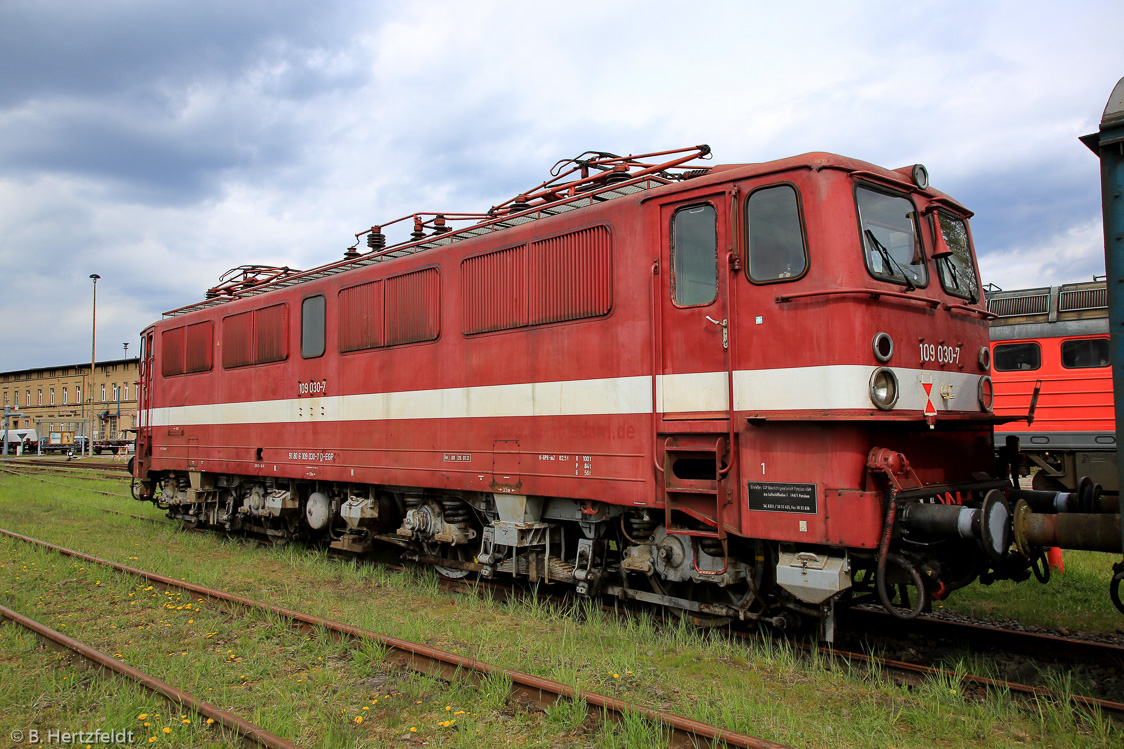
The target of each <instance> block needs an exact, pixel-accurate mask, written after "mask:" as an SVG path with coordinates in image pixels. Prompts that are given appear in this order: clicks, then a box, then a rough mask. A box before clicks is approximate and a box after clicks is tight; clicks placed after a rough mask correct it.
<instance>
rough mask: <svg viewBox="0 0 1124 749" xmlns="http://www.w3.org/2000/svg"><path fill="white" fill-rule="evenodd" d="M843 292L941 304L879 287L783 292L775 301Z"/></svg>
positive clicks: (833, 294) (788, 300)
mask: <svg viewBox="0 0 1124 749" xmlns="http://www.w3.org/2000/svg"><path fill="white" fill-rule="evenodd" d="M843 294H869V295H870V298H871V299H877V298H878V297H881V296H888V297H893V298H894V299H904V300H906V301H909V302H921V303H922V304H926V305H928V306H930V307H932V308H933V309H936V308H937V307H939V306H941V300H939V299H929V298H928V297H923V296H914V295H913V294H906V293H905V292H902V291H882V290H880V289H860V288H852V289H823V290H820V291H804V292H801V293H799V294H783V295H781V296H778V297H777V298H776V301H777V303H778V304H783V303H784V302H791V301H793V300H795V299H808V298H811V297H817V296H837V295H843ZM969 309H971V308H969Z"/></svg>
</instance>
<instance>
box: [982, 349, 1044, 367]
mask: <svg viewBox="0 0 1124 749" xmlns="http://www.w3.org/2000/svg"><path fill="white" fill-rule="evenodd" d="M992 366H993V367H994V368H995V371H996V372H1031V371H1034V370H1035V369H1038V368H1039V367H1041V366H1042V349H1041V348H1040V347H1039V346H1038V344H1037V343H1004V344H1000V345H998V346H996V347H995V351H994V355H993V356H992Z"/></svg>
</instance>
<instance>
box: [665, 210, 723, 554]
mask: <svg viewBox="0 0 1124 749" xmlns="http://www.w3.org/2000/svg"><path fill="white" fill-rule="evenodd" d="M729 200H730V195H729V194H727V193H726V192H725V191H715V192H713V193H698V194H696V196H694V197H692V198H690V199H681V200H677V201H675V202H668V203H666V204H663V205H661V206H660V224H661V227H662V228H661V241H660V245H661V249H660V259H659V262H658V263H657V265H656V272H657V276H656V278H658V279H659V281H657V282H655V283H653V291H654V293H655V295H656V296H657V297H658V299H657V300H656V301H655V303H654V305H653V307H654V312H655V313H656V315H657V316H658V321H657V323H656V325H655V328H656V332H655V333H654V335H655V337H656V339H657V340H656V343H657V347H656V348H657V349H658V353H657V355H656V357H655V359H656V365H657V366H656V376H655V393H656V398H655V406H656V410H657V414H658V415H657V416H656V417H655V439H656V444H655V451H656V455H657V456H659V457H658V461H659V462H657V468H659V469H660V473H661V474H662V476H661V478H662V484H663V492H664V513H665V527H666V529H667V532H668V533H675V534H681V535H687V536H701V537H711V538H718V539H725V536H726V529H727V528H736V527H737V520H736V518H735V517H734V515H735V514H736V509H735V508H734V507H733V506H732V505H731V502H732V498H733V496H735V494H736V492H734V491H733V488H734V487H733V485H732V484H731V483H730V481H731V479H730V478H729V472H730V468H731V465H732V463H733V460H734V456H735V455H736V446H735V445H733V444H731V442H732V440H734V439H736V435H735V434H734V431H733V430H732V429H731V428H730V427H731V421H730V418H731V413H730V403H731V397H730V396H731V382H732V376H731V370H730V367H731V358H730V355H731V349H730V342H731V337H730V330H729V327H728V326H729V325H730V324H731V322H732V317H733V316H732V315H731V314H730V302H731V292H732V289H731V288H729V284H730V283H731V281H732V280H733V279H734V278H735V277H734V276H732V275H731V274H730V272H729V264H728V257H729V253H730V251H731V247H730V228H729V216H728V210H729V208H728V206H729ZM688 518H694V520H695V521H700V522H701V526H700V525H699V524H698V523H695V522H692V521H690V520H688ZM704 574H711V573H709V572H704Z"/></svg>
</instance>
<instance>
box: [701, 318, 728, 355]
mask: <svg viewBox="0 0 1124 749" xmlns="http://www.w3.org/2000/svg"><path fill="white" fill-rule="evenodd" d="M706 319H707V322H712V323H714V324H715V325H717V326H718V327H720V328H722V348H724V349H728V348H730V323H729V320H723V321H722V322H718V321H717V320H715V319H714V318H713V317H711V316H710V315H707V316H706Z"/></svg>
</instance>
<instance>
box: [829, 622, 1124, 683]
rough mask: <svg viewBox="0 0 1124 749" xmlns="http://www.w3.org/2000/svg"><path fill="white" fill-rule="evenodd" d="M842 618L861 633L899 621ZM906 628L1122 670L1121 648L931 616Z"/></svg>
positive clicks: (890, 630) (895, 629) (889, 629)
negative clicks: (855, 625) (855, 624)
mask: <svg viewBox="0 0 1124 749" xmlns="http://www.w3.org/2000/svg"><path fill="white" fill-rule="evenodd" d="M846 616H847V619H848V621H853V622H855V623H857V624H858V625H859V628H860V629H861V631H863V632H868V633H885V634H889V635H893V634H895V633H900V631H901V621H899V620H897V619H893V618H891V616H890V615H889V614H886V613H884V612H882V611H879V610H872V609H851V610H849V611H848V612H847V614H846ZM909 629H910V632H916V633H921V634H923V635H925V636H926V637H927V638H932V637H941V638H944V639H948V640H953V641H957V642H962V643H968V644H969V645H976V646H980V647H991V648H996V649H999V650H1002V651H1004V652H1008V653H1019V654H1021V655H1028V656H1033V657H1035V658H1039V659H1042V660H1049V661H1051V662H1061V661H1073V662H1078V663H1095V664H1102V665H1103V664H1109V665H1112V666H1113V667H1115V668H1119V669H1124V647H1122V646H1120V645H1114V644H1111V643H1105V642H1096V641H1093V640H1076V639H1073V638H1068V637H1060V636H1058V635H1052V634H1046V633H1043V632H1026V631H1022V630H1011V629H1004V628H1002V627H996V626H994V625H990V624H979V623H970V622H960V621H950V620H947V619H940V618H937V617H931V616H919V617H917V618H916V619H914V620H913V621H912V622H911V623H910V628H909Z"/></svg>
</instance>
